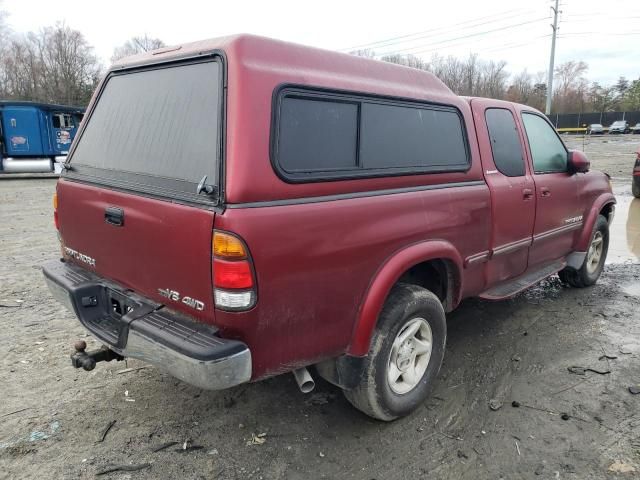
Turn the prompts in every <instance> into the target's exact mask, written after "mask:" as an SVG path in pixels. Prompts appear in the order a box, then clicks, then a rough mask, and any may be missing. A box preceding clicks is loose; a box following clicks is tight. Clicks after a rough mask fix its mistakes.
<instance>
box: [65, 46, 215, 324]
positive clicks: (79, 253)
mask: <svg viewBox="0 0 640 480" xmlns="http://www.w3.org/2000/svg"><path fill="white" fill-rule="evenodd" d="M223 67H224V65H223V60H222V58H221V57H220V56H219V55H217V54H214V53H212V54H203V56H202V57H199V58H196V59H188V60H184V61H177V62H175V61H171V62H169V63H159V64H153V65H148V66H145V67H134V68H130V69H117V70H115V71H112V72H110V73H109V74H108V75H107V77H106V79H105V80H104V81H103V83H102V84H101V86H100V87H99V88H98V90H97V92H98V93H97V94H96V98H95V99H94V101H93V103H92V107H90V109H89V111H88V113H87V116H86V119H85V121H84V122H83V125H82V129H81V131H80V132H79V134H78V137H77V139H76V141H75V143H74V145H73V147H72V150H71V152H70V155H69V160H68V163H67V164H66V165H65V167H66V168H65V172H63V176H62V179H61V180H60V182H59V183H58V187H57V194H58V212H57V215H58V220H59V222H58V223H59V229H60V234H61V240H62V242H63V244H64V249H65V255H66V256H67V257H68V258H72V259H73V261H74V263H76V264H78V265H80V266H83V267H84V268H87V269H89V270H92V271H95V272H96V273H97V274H98V275H100V276H103V277H105V278H107V279H110V280H113V281H115V282H117V283H119V284H121V285H122V286H124V287H127V288H130V289H131V290H133V291H134V292H136V293H138V294H140V295H143V296H146V297H148V298H150V299H153V300H155V301H157V302H160V303H164V304H166V305H168V306H170V307H172V308H176V309H178V310H181V311H183V312H185V313H187V314H192V315H193V314H196V315H197V316H198V317H202V318H207V319H209V320H210V321H211V320H213V301H212V300H213V298H212V297H213V291H212V278H211V274H212V265H211V260H212V259H211V237H212V233H213V232H212V231H213V221H214V216H215V213H214V211H215V208H216V206H217V204H218V200H219V196H218V194H219V176H220V169H221V158H222V153H221V152H222V147H221V146H222V131H223V118H224V117H223V114H222V113H223V105H224V88H223Z"/></svg>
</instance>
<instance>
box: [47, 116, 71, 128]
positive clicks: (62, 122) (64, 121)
mask: <svg viewBox="0 0 640 480" xmlns="http://www.w3.org/2000/svg"><path fill="white" fill-rule="evenodd" d="M51 118H52V120H53V128H73V118H72V117H71V115H68V114H66V113H54V114H53V115H52V117H51Z"/></svg>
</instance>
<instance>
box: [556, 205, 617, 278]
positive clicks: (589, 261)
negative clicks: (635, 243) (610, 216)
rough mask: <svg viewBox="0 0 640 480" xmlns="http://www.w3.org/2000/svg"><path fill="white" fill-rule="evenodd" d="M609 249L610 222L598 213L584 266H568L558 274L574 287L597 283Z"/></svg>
mask: <svg viewBox="0 0 640 480" xmlns="http://www.w3.org/2000/svg"><path fill="white" fill-rule="evenodd" d="M608 251H609V222H607V219H606V218H605V217H604V216H602V215H598V218H597V219H596V224H595V228H594V229H593V234H592V235H591V243H590V244H589V250H588V251H587V254H586V256H585V258H584V262H582V266H581V267H580V268H579V269H578V270H575V269H573V268H571V267H567V268H565V269H564V270H562V271H560V273H559V274H558V275H559V276H560V280H562V281H563V282H564V283H568V284H569V285H571V286H572V287H578V288H584V287H588V286H590V285H593V284H595V283H596V282H597V281H598V278H600V275H601V274H602V270H603V269H604V262H605V260H606V258H607V252H608Z"/></svg>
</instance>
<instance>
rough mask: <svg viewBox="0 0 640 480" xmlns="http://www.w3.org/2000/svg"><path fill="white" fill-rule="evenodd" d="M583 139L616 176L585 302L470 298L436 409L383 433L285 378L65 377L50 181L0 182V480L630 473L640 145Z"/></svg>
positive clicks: (122, 372)
mask: <svg viewBox="0 0 640 480" xmlns="http://www.w3.org/2000/svg"><path fill="white" fill-rule="evenodd" d="M604 140H608V143H604ZM585 142H588V143H585V147H586V148H585V150H586V151H587V153H588V154H589V156H590V157H591V159H592V162H593V166H594V168H600V169H603V170H605V171H608V172H609V173H610V174H611V175H612V176H613V177H614V178H615V180H616V184H615V191H616V193H617V196H618V199H619V201H620V208H619V209H618V214H617V216H616V225H615V226H614V228H613V229H612V232H613V233H612V236H613V238H612V251H613V252H614V253H615V255H613V260H614V262H615V263H610V264H609V265H608V266H607V268H606V270H605V273H604V274H603V276H602V278H601V280H600V281H599V283H598V284H597V285H596V286H594V287H591V288H587V289H583V290H579V289H572V288H568V287H564V286H563V285H561V284H560V282H559V280H558V279H557V277H553V278H551V279H549V280H547V281H545V282H544V283H543V284H541V285H539V286H538V287H535V288H533V289H531V290H529V291H527V292H526V293H524V294H521V295H519V296H517V297H516V298H514V299H511V300H508V301H503V302H495V303H491V302H485V301H479V300H475V299H472V300H467V301H465V302H464V303H463V305H462V306H461V307H460V308H459V309H458V310H456V311H455V312H454V313H452V314H451V315H449V317H448V328H449V332H448V335H449V338H448V349H447V353H446V356H445V361H444V365H443V367H442V370H441V372H440V376H439V379H438V381H437V384H436V386H435V388H434V392H433V395H432V397H431V398H430V399H429V400H428V401H427V402H426V403H425V404H424V406H422V407H421V408H420V409H419V410H418V411H417V412H416V413H415V414H413V415H411V416H410V417H408V418H405V419H401V420H398V421H396V422H393V423H390V424H386V423H380V422H376V421H374V420H371V419H369V418H368V417H365V416H364V415H362V414H360V413H359V412H357V411H356V410H354V409H353V408H352V407H351V406H350V405H349V404H348V403H347V402H346V400H345V399H344V398H343V397H342V395H341V393H340V392H339V391H338V390H337V389H336V388H334V387H333V386H331V385H328V384H326V383H325V382H322V381H321V380H318V383H317V387H316V390H315V391H314V392H313V393H312V394H309V395H303V394H301V393H300V392H299V391H298V389H297V387H296V385H295V382H294V380H293V377H292V376H291V375H285V376H280V377H277V378H273V379H270V380H267V381H263V382H260V383H256V384H250V385H245V386H240V387H237V388H234V389H232V390H228V391H223V392H207V391H202V390H198V389H196V388H192V387H190V386H188V385H186V384H184V383H181V382H179V381H177V380H174V379H172V378H171V377H169V376H168V375H166V374H164V373H162V372H160V371H158V370H157V369H155V368H153V367H145V365H144V364H143V363H141V362H137V361H129V362H128V363H126V364H125V362H120V363H109V364H106V363H102V364H99V365H98V366H97V367H96V369H95V370H94V371H92V372H89V373H88V372H84V371H78V370H74V369H73V368H72V367H71V365H70V360H69V354H70V353H71V348H72V347H71V345H72V343H73V341H74V340H76V339H78V338H86V340H87V341H88V343H89V344H90V346H93V345H97V344H96V342H95V341H92V339H91V338H90V337H88V336H86V335H85V332H84V330H83V329H82V328H81V327H80V325H79V323H78V322H77V320H76V319H75V318H74V317H73V316H72V315H71V314H70V313H69V312H67V311H66V310H64V308H63V307H61V306H60V305H58V304H57V303H56V302H55V301H54V300H53V299H52V298H51V297H50V295H49V293H48V291H47V289H46V287H45V284H44V281H43V279H42V275H41V272H40V269H39V265H40V264H41V263H42V262H43V261H45V260H47V259H50V258H56V256H57V255H58V247H57V240H56V234H55V232H54V229H53V225H52V218H51V195H52V193H53V191H54V185H55V181H54V180H51V179H37V180H26V179H18V180H4V181H0V219H1V220H2V221H1V222H0V242H1V245H2V260H1V261H0V328H1V329H2V330H1V331H2V333H0V478H10V479H18V478H29V479H30V478H39V479H54V478H55V479H57V478H64V479H67V478H68V479H78V478H80V479H85V478H95V477H96V475H97V474H98V473H99V472H101V471H103V470H105V469H106V468H107V467H108V466H110V465H129V466H132V465H133V466H141V465H144V464H148V465H147V466H146V467H145V468H144V469H142V470H137V471H121V472H114V473H109V474H107V475H105V476H104V477H102V476H101V477H99V478H114V479H152V478H176V479H178V478H179V479H315V478H328V479H336V478H346V479H365V480H370V479H379V480H381V479H385V480H387V479H399V480H400V479H413V478H429V479H498V478H504V479H520V478H523V479H528V478H536V479H537V478H549V479H552V478H553V479H557V478H570V479H603V478H636V477H638V476H640V395H632V394H631V393H630V391H629V387H630V386H633V385H637V384H640V362H639V360H640V268H639V263H638V257H639V256H640V226H639V225H640V200H635V201H632V199H631V195H630V189H629V181H630V171H631V168H632V163H633V156H632V155H631V152H633V150H634V149H636V148H637V147H638V146H639V144H640V138H639V137H636V138H634V139H632V138H630V137H619V138H616V139H615V140H609V139H599V140H596V139H586V141H585ZM567 143H569V144H570V145H571V146H572V147H578V146H580V147H581V146H582V139H580V138H573V137H572V138H570V139H569V140H568V141H567ZM574 144H575V145H574ZM634 252H635V254H634ZM604 355H607V356H609V358H606V357H603V356H604ZM572 366H581V367H588V368H592V369H594V370H597V371H599V372H605V371H610V373H607V374H599V373H595V372H592V371H589V372H587V373H586V375H576V374H573V373H570V372H569V370H568V367H572ZM140 367H143V368H141V369H139V368H140ZM127 368H135V369H137V370H126V369H127ZM513 402H518V403H513ZM490 404H491V405H492V406H493V407H494V408H495V409H496V410H493V409H492V408H491V407H490ZM513 405H519V407H515V406H513ZM112 422H115V423H113V424H112ZM110 424H112V427H111V428H110V429H109V430H108V431H107V432H106V434H104V432H105V430H106V429H107V427H108V425H110ZM263 434H264V435H263ZM168 442H177V443H176V444H175V445H172V446H170V447H167V448H164V449H162V450H160V451H157V452H154V450H155V449H157V448H158V447H160V446H164V445H166V444H167V443H168ZM185 442H187V444H188V445H191V446H192V448H188V449H186V450H184V449H183V445H184V443H185ZM196 447H199V448H196ZM625 472H626V473H625Z"/></svg>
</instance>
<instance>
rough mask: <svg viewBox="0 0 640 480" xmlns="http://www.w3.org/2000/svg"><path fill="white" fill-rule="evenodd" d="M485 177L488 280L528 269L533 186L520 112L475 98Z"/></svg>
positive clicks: (533, 216) (494, 102) (488, 281)
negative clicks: (488, 203)
mask: <svg viewBox="0 0 640 480" xmlns="http://www.w3.org/2000/svg"><path fill="white" fill-rule="evenodd" d="M471 104H472V109H473V114H474V119H475V123H476V129H477V133H478V141H479V145H480V154H481V157H482V168H483V171H484V176H485V179H486V182H487V185H489V189H490V192H491V219H487V221H488V222H489V221H490V222H491V228H492V234H491V248H490V252H489V263H488V265H487V284H488V285H492V284H495V283H499V282H501V281H504V280H507V279H509V278H513V277H516V276H518V275H520V274H522V273H524V271H525V270H526V269H527V261H528V256H529V247H530V245H531V241H532V233H533V227H534V220H535V187H534V182H533V177H532V174H531V171H530V169H529V166H528V164H527V162H526V156H525V153H524V149H523V136H522V132H521V131H520V129H519V127H518V122H517V120H516V112H515V110H513V108H512V107H511V106H510V105H509V104H507V103H503V102H496V101H493V100H487V99H480V98H477V99H473V100H472V102H471Z"/></svg>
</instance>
